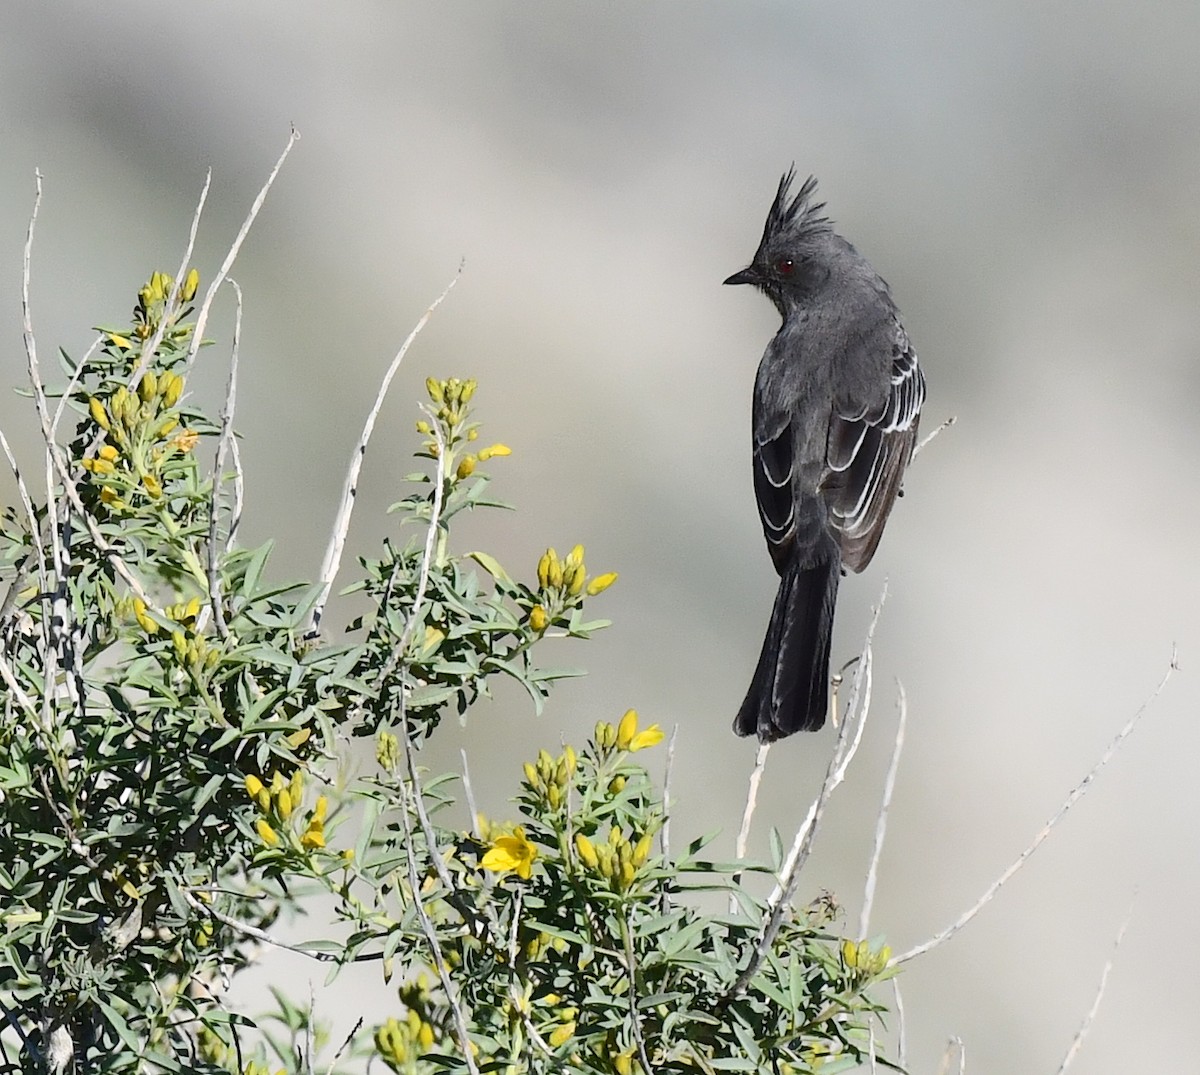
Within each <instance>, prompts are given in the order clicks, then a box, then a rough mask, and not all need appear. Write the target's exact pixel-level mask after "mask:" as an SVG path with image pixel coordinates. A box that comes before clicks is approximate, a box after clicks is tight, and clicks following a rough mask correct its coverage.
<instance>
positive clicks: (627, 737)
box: [617, 709, 638, 750]
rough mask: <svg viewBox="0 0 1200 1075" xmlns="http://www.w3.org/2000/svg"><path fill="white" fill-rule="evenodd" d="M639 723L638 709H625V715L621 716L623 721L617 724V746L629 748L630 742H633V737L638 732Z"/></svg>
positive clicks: (624, 748) (623, 748) (622, 748)
mask: <svg viewBox="0 0 1200 1075" xmlns="http://www.w3.org/2000/svg"><path fill="white" fill-rule="evenodd" d="M637 724H638V715H637V710H636V709H627V710H625V715H624V716H623V717H622V718H621V723H620V724H618V725H617V746H618V747H619V748H620V749H621V750H628V749H629V744H630V743H631V742H633V737H634V736H635V735H636V734H637Z"/></svg>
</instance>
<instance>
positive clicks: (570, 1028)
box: [550, 1023, 575, 1049]
mask: <svg viewBox="0 0 1200 1075" xmlns="http://www.w3.org/2000/svg"><path fill="white" fill-rule="evenodd" d="M574 1036H575V1024H574V1023H563V1024H562V1026H560V1027H558V1028H557V1029H556V1030H555V1031H554V1032H553V1033H552V1034H551V1035H550V1045H551V1046H552V1047H553V1048H555V1049H557V1048H558V1047H559V1046H560V1045H565V1044H566V1043H567V1042H569V1041H570V1040H571V1039H572V1038H573V1037H574Z"/></svg>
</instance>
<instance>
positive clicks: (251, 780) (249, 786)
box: [246, 773, 264, 800]
mask: <svg viewBox="0 0 1200 1075" xmlns="http://www.w3.org/2000/svg"><path fill="white" fill-rule="evenodd" d="M263 790H264V788H263V782H262V781H261V780H259V778H258V777H256V776H255V775H254V774H253V773H247V774H246V794H247V795H249V796H250V798H252V799H255V800H257V799H258V793H259V792H260V791H263Z"/></svg>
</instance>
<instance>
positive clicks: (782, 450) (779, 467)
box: [754, 415, 796, 575]
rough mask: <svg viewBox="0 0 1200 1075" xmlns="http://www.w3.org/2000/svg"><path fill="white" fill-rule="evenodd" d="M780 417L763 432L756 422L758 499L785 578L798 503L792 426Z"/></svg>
mask: <svg viewBox="0 0 1200 1075" xmlns="http://www.w3.org/2000/svg"><path fill="white" fill-rule="evenodd" d="M779 417H780V419H781V420H780V421H778V422H776V423H766V425H767V428H761V429H760V428H759V427H760V425H762V424H763V423H760V422H756V423H755V433H756V435H755V439H754V496H755V499H756V500H757V501H758V515H759V518H760V519H761V520H762V528H763V535H764V536H765V537H766V539H767V548H768V549H769V550H770V553H771V560H772V561H773V562H774V564H775V570H776V571H778V572H779V573H780V574H781V575H782V574H783V570H784V567H785V566H786V564H787V559H788V552H789V550H790V548H791V544H792V539H793V537H794V535H795V529H796V500H795V496H794V494H793V491H792V464H793V458H794V453H793V447H792V439H793V438H792V423H791V422H790V421H788V420H787V419H786V418H784V417H783V416H782V415H780V416H779Z"/></svg>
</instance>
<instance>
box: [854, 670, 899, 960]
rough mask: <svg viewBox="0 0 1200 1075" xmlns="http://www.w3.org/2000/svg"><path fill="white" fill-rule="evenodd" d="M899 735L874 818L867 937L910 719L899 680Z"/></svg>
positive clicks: (864, 918) (863, 919)
mask: <svg viewBox="0 0 1200 1075" xmlns="http://www.w3.org/2000/svg"><path fill="white" fill-rule="evenodd" d="M896 708H897V710H899V715H898V717H897V718H896V739H895V741H894V742H893V743H892V760H891V761H890V762H889V763H888V771H887V776H886V777H885V778H884V781H883V800H882V801H881V802H880V804H879V816H878V817H877V818H876V819H875V843H874V845H873V846H872V848H871V863H870V865H869V866H868V867H867V881H866V884H865V885H864V886H863V902H862V914H861V915H860V916H859V919H858V936H859V939H860V940H865V939H866V936H867V932H868V930H869V929H870V927H871V908H872V907H873V906H874V904H875V882H876V879H877V878H878V875H879V859H880V857H881V856H882V855H883V841H884V839H885V837H886V836H887V819H888V810H889V809H890V808H891V805H892V795H893V793H894V792H895V790H896V772H897V770H898V769H899V768H900V754H901V753H902V752H903V750H904V726H905V724H906V723H907V722H908V699H907V697H906V696H905V693H904V684H903V683H901V682H900V681H899V680H896Z"/></svg>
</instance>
